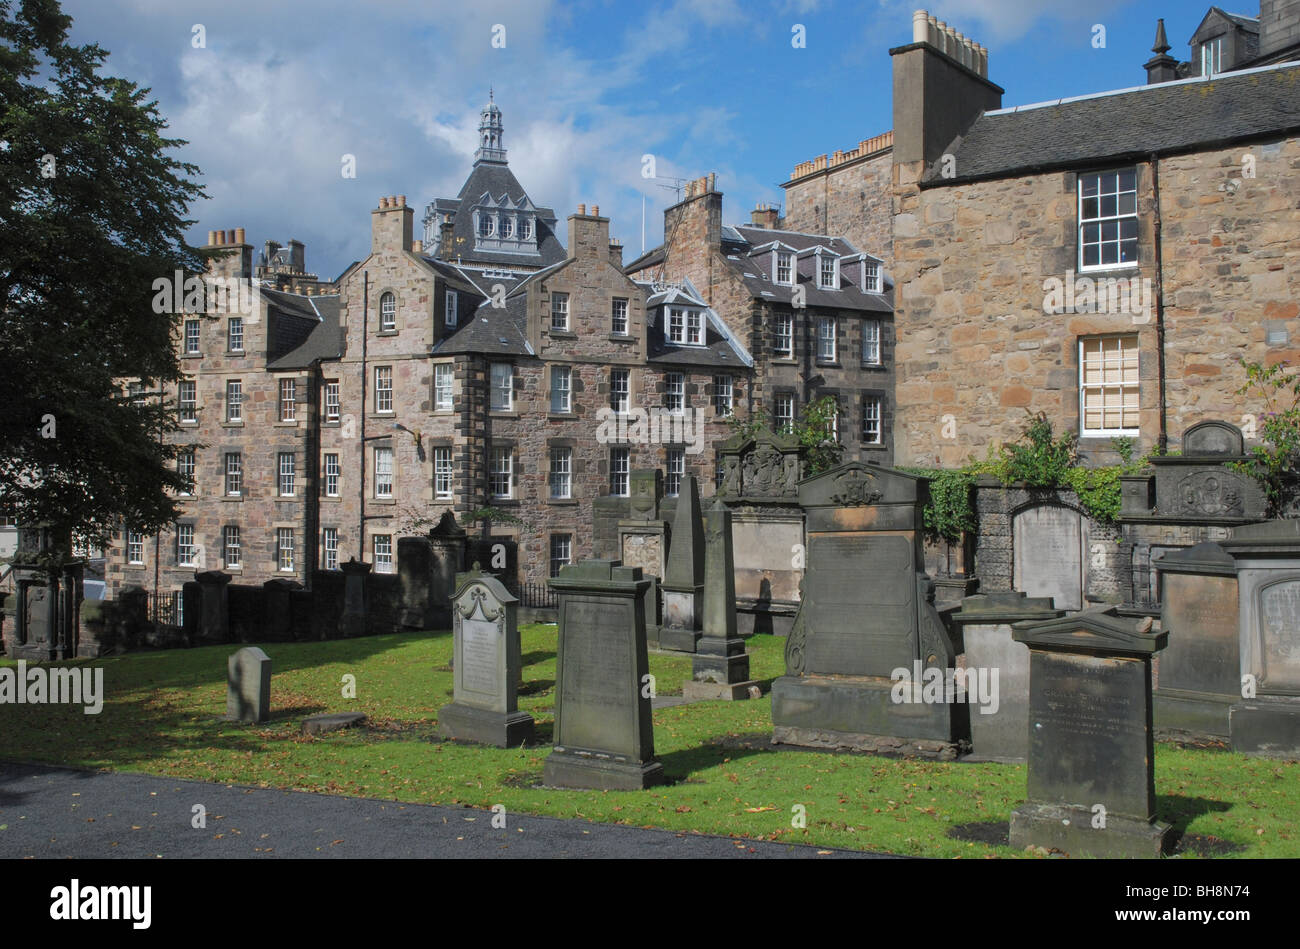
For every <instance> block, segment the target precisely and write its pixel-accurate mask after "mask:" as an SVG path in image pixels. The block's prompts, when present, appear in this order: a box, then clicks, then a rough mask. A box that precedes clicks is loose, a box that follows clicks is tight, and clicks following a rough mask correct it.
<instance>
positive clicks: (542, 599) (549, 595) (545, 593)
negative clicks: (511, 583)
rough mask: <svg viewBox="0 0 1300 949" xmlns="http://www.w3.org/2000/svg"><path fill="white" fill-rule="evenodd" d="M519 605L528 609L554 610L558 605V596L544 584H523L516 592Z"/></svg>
mask: <svg viewBox="0 0 1300 949" xmlns="http://www.w3.org/2000/svg"><path fill="white" fill-rule="evenodd" d="M511 592H513V593H514V594H515V596H517V597H519V605H520V606H524V607H528V608H529V609H546V608H548V607H549V608H552V609H553V608H555V607H557V606H559V605H560V595H559V594H558V593H556V592H555V591H554V590H552V589H551V588H550V586H549V585H547V584H545V583H523V584H520V587H519V589H518V590H517V591H511Z"/></svg>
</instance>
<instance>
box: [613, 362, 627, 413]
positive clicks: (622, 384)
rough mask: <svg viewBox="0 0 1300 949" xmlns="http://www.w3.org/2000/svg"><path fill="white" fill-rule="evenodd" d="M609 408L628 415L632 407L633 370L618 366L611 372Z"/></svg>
mask: <svg viewBox="0 0 1300 949" xmlns="http://www.w3.org/2000/svg"><path fill="white" fill-rule="evenodd" d="M609 407H610V408H611V409H613V410H614V411H615V412H618V413H620V414H621V413H626V412H627V411H628V410H629V409H630V408H631V407H632V370H631V369H625V368H623V367H622V366H617V367H615V368H613V369H611V370H610V371H609Z"/></svg>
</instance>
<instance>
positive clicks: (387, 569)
mask: <svg viewBox="0 0 1300 949" xmlns="http://www.w3.org/2000/svg"><path fill="white" fill-rule="evenodd" d="M370 550H371V557H372V559H373V561H374V564H375V573H393V572H394V566H393V535H392V534H372V535H371V536H370Z"/></svg>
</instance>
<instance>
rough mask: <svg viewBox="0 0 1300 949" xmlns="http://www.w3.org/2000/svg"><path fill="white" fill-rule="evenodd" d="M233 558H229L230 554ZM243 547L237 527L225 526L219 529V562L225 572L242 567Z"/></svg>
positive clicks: (232, 525) (236, 525)
mask: <svg viewBox="0 0 1300 949" xmlns="http://www.w3.org/2000/svg"><path fill="white" fill-rule="evenodd" d="M232 551H233V552H234V556H233V557H232V556H231V552H232ZM243 556H244V553H243V547H242V545H241V544H240V537H239V525H238V524H227V525H226V526H225V527H223V528H221V562H222V563H223V564H225V567H226V569H227V570H233V569H239V568H241V567H243Z"/></svg>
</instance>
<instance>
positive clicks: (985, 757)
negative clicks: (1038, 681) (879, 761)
mask: <svg viewBox="0 0 1300 949" xmlns="http://www.w3.org/2000/svg"><path fill="white" fill-rule="evenodd" d="M1064 615H1065V611H1064V610H1058V609H1056V608H1055V606H1054V605H1053V604H1052V598H1051V597H1050V596H1042V597H1037V596H1026V595H1025V594H1023V593H981V594H978V595H976V596H968V597H966V598H965V599H963V600H962V601H961V609H960V610H958V611H956V612H954V613H952V614H950V615H949V622H950V623H951V624H952V626H953V629H954V630H959V631H960V638H961V641H962V643H963V644H964V646H965V655H966V667H965V669H964V670H962V675H963V679H964V684H965V685H966V686H967V689H966V691H967V692H968V693H969V692H970V691H971V689H970V686H971V685H973V686H974V687H975V689H976V694H975V698H977V699H978V701H974V702H971V703H970V704H969V712H970V740H971V756H970V758H968V759H967V760H971V761H1000V762H1006V763H1013V764H1014V763H1019V762H1022V761H1024V760H1025V758H1026V756H1027V755H1028V754H1029V650H1028V649H1027V648H1026V647H1025V645H1024V644H1023V643H1018V642H1016V640H1015V638H1014V637H1013V636H1012V633H1011V624H1012V623H1019V622H1023V621H1025V620H1043V619H1054V618H1056V617H1059V616H1064ZM954 635H956V634H954Z"/></svg>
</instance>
